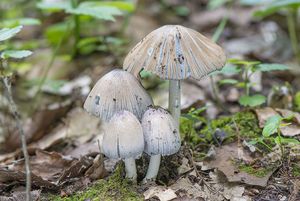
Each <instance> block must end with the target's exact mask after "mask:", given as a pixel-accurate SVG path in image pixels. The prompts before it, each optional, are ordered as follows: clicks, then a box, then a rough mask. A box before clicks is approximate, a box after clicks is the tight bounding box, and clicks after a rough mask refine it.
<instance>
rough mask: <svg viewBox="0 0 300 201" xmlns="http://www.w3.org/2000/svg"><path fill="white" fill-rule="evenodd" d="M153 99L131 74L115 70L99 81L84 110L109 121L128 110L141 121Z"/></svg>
mask: <svg viewBox="0 0 300 201" xmlns="http://www.w3.org/2000/svg"><path fill="white" fill-rule="evenodd" d="M150 105H153V101H152V98H151V97H150V96H149V95H148V94H147V92H146V90H145V89H144V88H143V86H142V85H141V84H140V82H139V81H138V80H137V79H136V78H135V77H134V76H133V75H132V74H130V73H128V72H126V71H124V70H119V69H115V70H112V71H110V72H109V73H107V74H105V75H104V76H103V77H102V78H100V79H99V80H98V82H97V83H96V85H95V86H94V88H93V89H92V91H91V92H90V93H89V95H88V97H87V99H86V101H85V103H84V106H83V107H84V109H85V110H86V111H88V112H89V113H91V114H93V115H95V116H97V117H100V119H102V120H104V121H108V120H109V119H110V118H111V117H112V116H113V115H114V114H115V113H117V112H119V111H123V110H127V111H129V112H131V113H133V114H134V115H135V116H136V117H137V118H138V119H141V118H142V116H143V114H144V112H145V111H146V110H147V107H148V106H150Z"/></svg>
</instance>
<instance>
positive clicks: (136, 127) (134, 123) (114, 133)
mask: <svg viewBox="0 0 300 201" xmlns="http://www.w3.org/2000/svg"><path fill="white" fill-rule="evenodd" d="M104 132H105V133H104V136H103V141H102V146H103V153H104V155H105V156H107V157H108V158H113V159H120V158H121V159H123V160H124V163H125V171H126V177H127V178H129V179H132V180H136V178H137V173H136V164H135V159H136V158H138V157H140V156H141V154H142V153H143V150H144V137H143V129H142V126H141V124H140V122H139V120H138V119H137V118H136V116H135V115H133V114H132V113H131V112H128V111H120V112H117V113H116V114H115V115H114V116H113V117H112V118H111V119H110V121H109V122H108V123H107V124H106V125H105V129H104Z"/></svg>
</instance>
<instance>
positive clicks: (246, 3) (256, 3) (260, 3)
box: [240, 0, 273, 6]
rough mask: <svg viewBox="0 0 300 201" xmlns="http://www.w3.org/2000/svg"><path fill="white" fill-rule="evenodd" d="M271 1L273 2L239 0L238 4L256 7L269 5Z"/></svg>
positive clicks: (267, 0) (265, 0) (269, 0)
mask: <svg viewBox="0 0 300 201" xmlns="http://www.w3.org/2000/svg"><path fill="white" fill-rule="evenodd" d="M272 1H273V0H240V4H241V5H245V6H256V5H262V4H266V3H270V2H272Z"/></svg>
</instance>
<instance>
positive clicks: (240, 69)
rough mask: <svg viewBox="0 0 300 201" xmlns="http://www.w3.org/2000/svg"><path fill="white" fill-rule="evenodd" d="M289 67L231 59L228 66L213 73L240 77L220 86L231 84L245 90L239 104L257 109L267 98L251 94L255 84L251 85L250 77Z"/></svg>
mask: <svg viewBox="0 0 300 201" xmlns="http://www.w3.org/2000/svg"><path fill="white" fill-rule="evenodd" d="M287 69H288V67H287V66H285V65H283V64H265V63H261V62H260V61H245V60H240V59H229V60H228V64H227V65H226V66H225V67H224V68H223V69H222V70H221V71H216V72H213V73H212V74H211V75H214V74H224V75H228V74H230V75H234V74H238V75H239V77H240V78H239V80H238V79H223V80H221V81H220V82H219V85H224V84H230V85H234V86H236V87H238V88H242V89H243V90H244V95H242V96H241V97H240V98H239V103H240V105H242V106H249V107H256V106H259V105H261V104H263V103H265V101H266V97H265V96H263V95H261V94H251V93H250V89H251V87H252V86H254V85H255V83H251V81H250V77H251V76H253V74H254V73H255V72H258V71H260V72H267V71H275V70H287Z"/></svg>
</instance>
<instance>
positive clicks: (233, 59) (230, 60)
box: [228, 58, 260, 66]
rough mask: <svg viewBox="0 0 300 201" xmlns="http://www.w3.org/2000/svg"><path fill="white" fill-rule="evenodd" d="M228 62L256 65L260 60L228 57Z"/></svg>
mask: <svg viewBox="0 0 300 201" xmlns="http://www.w3.org/2000/svg"><path fill="white" fill-rule="evenodd" d="M228 62H229V63H231V64H235V65H244V66H254V65H257V64H260V61H245V60H241V59H235V58H232V59H228Z"/></svg>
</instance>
